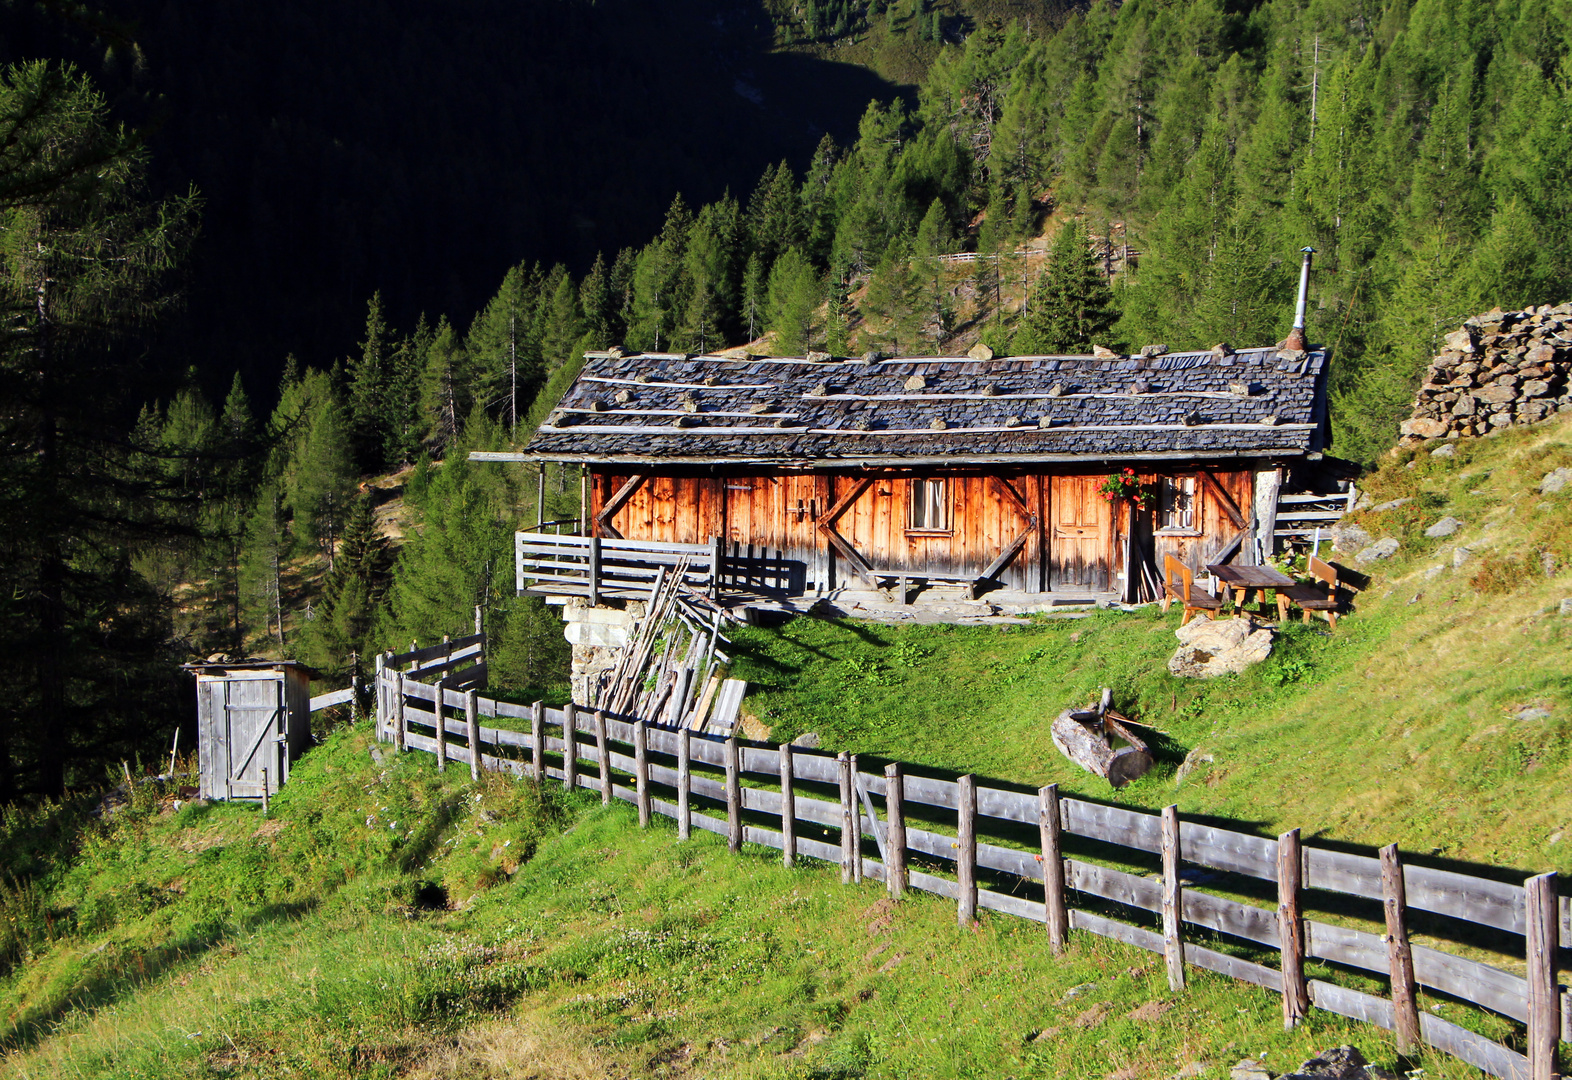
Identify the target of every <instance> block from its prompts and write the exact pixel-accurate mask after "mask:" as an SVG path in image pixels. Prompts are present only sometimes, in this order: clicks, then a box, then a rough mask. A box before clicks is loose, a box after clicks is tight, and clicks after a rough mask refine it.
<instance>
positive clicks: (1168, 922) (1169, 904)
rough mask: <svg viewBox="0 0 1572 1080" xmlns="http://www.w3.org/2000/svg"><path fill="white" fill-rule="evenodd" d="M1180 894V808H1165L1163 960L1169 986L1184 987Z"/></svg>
mask: <svg viewBox="0 0 1572 1080" xmlns="http://www.w3.org/2000/svg"><path fill="white" fill-rule="evenodd" d="M1183 910H1184V908H1183V902H1182V900H1181V897H1180V894H1179V808H1178V807H1177V806H1165V807H1163V959H1164V960H1165V961H1166V962H1167V965H1168V989H1170V990H1174V991H1179V990H1183V989H1184V935H1183V933H1182V931H1181V926H1180V912H1182V911H1183Z"/></svg>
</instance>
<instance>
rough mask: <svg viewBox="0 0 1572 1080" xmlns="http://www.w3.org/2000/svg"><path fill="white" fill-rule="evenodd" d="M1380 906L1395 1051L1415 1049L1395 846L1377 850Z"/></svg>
mask: <svg viewBox="0 0 1572 1080" xmlns="http://www.w3.org/2000/svg"><path fill="white" fill-rule="evenodd" d="M1381 905H1382V907H1383V909H1384V910H1385V913H1386V958H1387V966H1388V968H1389V969H1390V971H1391V976H1392V1019H1393V1021H1394V1025H1395V1029H1394V1033H1395V1034H1396V1035H1397V1052H1398V1053H1400V1054H1412V1053H1414V1052H1415V1051H1417V1050H1418V1049H1419V1006H1418V1005H1417V1004H1416V1003H1415V1001H1414V955H1413V953H1412V951H1410V949H1409V947H1408V916H1407V911H1408V894H1407V890H1406V888H1405V886H1404V885H1403V864H1402V861H1401V860H1400V859H1399V858H1398V854H1397V845H1396V844H1388V845H1387V846H1386V847H1384V848H1382V849H1381Z"/></svg>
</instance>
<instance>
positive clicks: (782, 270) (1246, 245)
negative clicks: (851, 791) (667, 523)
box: [0, 0, 1572, 799]
mask: <svg viewBox="0 0 1572 1080" xmlns="http://www.w3.org/2000/svg"><path fill="white" fill-rule="evenodd" d="M5 11H6V17H7V20H8V22H9V23H10V24H12V25H13V27H14V30H13V32H12V33H9V34H8V35H7V36H6V41H5V52H6V55H7V57H8V58H9V59H10V60H11V61H12V63H11V66H9V67H8V68H7V69H6V70H5V78H4V83H3V84H0V133H3V134H4V135H5V136H6V137H5V139H4V140H0V215H3V219H4V245H5V246H4V249H3V252H0V262H3V271H4V274H3V276H4V280H5V283H6V292H5V303H6V305H7V309H6V314H7V318H8V319H9V320H10V325H11V327H12V329H13V331H14V332H13V333H12V334H11V335H10V336H9V337H8V338H7V340H6V343H5V345H4V347H3V349H4V351H3V353H0V364H3V365H4V368H5V372H6V382H5V384H4V386H5V388H4V390H3V391H0V396H3V399H4V400H3V401H0V425H3V431H0V447H3V451H4V453H5V454H6V455H7V457H6V466H5V472H4V477H3V480H0V511H3V513H4V514H5V520H7V521H8V522H10V523H12V529H11V530H10V532H9V535H8V536H7V537H6V539H5V540H4V541H3V542H4V544H5V550H4V551H3V555H4V559H3V564H0V565H3V569H0V576H3V584H4V586H5V589H4V593H3V595H4V596H5V598H6V600H5V602H4V605H3V606H0V650H3V651H4V653H5V654H6V655H7V656H9V657H12V658H13V660H14V665H13V669H12V670H13V671H14V673H15V678H16V682H15V684H14V685H13V687H12V692H11V693H9V694H7V695H5V697H4V700H3V701H0V723H3V730H4V732H5V733H6V734H5V735H4V739H5V744H4V745H3V746H0V760H3V762H4V765H3V767H0V799H9V798H16V797H18V796H20V795H23V794H27V793H36V792H59V791H61V790H63V789H64V788H65V787H67V786H70V785H73V784H84V783H90V782H92V780H93V779H94V778H95V777H96V776H98V775H99V773H100V771H101V769H102V767H103V764H104V763H105V762H106V761H118V760H120V759H122V758H134V757H135V756H137V755H138V754H142V755H144V756H151V755H152V754H154V753H155V752H156V750H155V748H156V747H157V746H159V745H165V746H167V744H168V739H169V736H170V734H171V732H172V730H173V728H174V726H175V724H176V723H177V722H179V721H180V720H181V719H182V718H184V717H185V715H186V714H187V713H188V712H189V703H188V702H187V700H186V697H187V695H188V692H189V688H188V687H187V686H185V684H183V683H182V681H181V678H180V676H179V673H178V671H177V669H176V667H175V665H176V663H177V662H179V661H183V660H188V659H191V658H195V657H201V656H205V655H207V654H209V653H211V652H215V651H227V652H255V651H262V650H269V651H271V652H273V653H275V654H277V653H284V654H288V655H291V656H296V657H298V658H301V659H305V660H308V661H310V662H312V663H314V664H316V665H318V666H319V667H321V668H322V670H323V671H324V672H325V673H327V674H328V675H329V676H330V677H331V678H332V679H333V680H334V681H335V682H340V681H341V680H342V679H343V678H344V677H345V676H346V675H347V673H348V671H349V670H350V667H351V665H352V664H353V663H354V658H355V657H365V656H367V655H368V654H370V653H371V652H373V651H375V650H377V649H380V648H386V647H388V646H389V645H393V644H399V645H405V644H407V643H408V641H409V640H410V639H411V638H419V639H421V640H429V639H431V638H432V637H435V636H439V635H440V634H442V633H445V632H453V631H457V630H461V629H462V628H463V627H465V626H466V625H468V622H469V620H470V618H471V612H472V610H473V608H474V607H475V606H476V605H477V604H478V605H480V606H482V607H483V608H484V609H485V610H486V614H487V619H488V625H489V627H490V628H491V630H492V633H493V642H492V647H493V651H494V655H493V657H492V666H491V670H492V675H493V679H494V681H496V682H498V683H499V684H501V685H503V686H505V687H507V686H511V687H514V688H517V689H518V690H519V691H520V692H522V691H523V690H524V689H525V688H538V687H541V686H543V685H545V684H549V683H551V682H553V681H554V680H558V679H560V677H561V676H560V671H561V666H562V657H563V650H564V649H565V646H564V644H563V642H562V639H561V636H560V628H559V627H558V625H557V623H556V621H555V619H554V618H553V617H552V616H551V615H549V614H548V613H546V612H544V611H543V610H541V609H540V608H539V607H538V605H534V604H533V603H532V602H526V601H523V600H520V599H518V598H515V597H513V596H512V595H511V591H512V581H511V557H510V552H509V537H510V534H511V532H512V530H513V528H514V527H515V525H516V524H517V523H518V522H519V521H520V520H524V519H531V520H532V519H533V518H534V516H535V513H536V512H537V509H539V511H540V512H542V513H543V514H544V516H546V517H548V518H549V517H554V516H567V515H569V514H571V513H572V512H573V511H574V509H575V504H576V499H577V490H576V489H577V484H576V479H575V478H572V477H570V476H565V475H560V474H554V475H553V476H552V477H551V478H550V483H549V485H548V489H547V498H548V505H547V506H545V507H540V508H537V507H536V506H535V504H534V499H535V495H534V478H533V476H532V475H526V474H524V473H523V472H522V471H521V470H512V471H508V470H503V469H497V468H489V467H484V466H478V467H471V466H470V465H469V464H468V463H467V462H466V461H465V460H464V458H465V452H466V451H467V450H469V449H473V448H501V447H504V446H506V445H508V444H510V443H513V442H517V441H521V440H522V439H524V438H525V437H527V434H528V432H529V431H530V430H531V428H532V426H533V424H534V423H536V422H538V419H539V418H540V417H541V416H542V415H544V412H545V410H547V409H548V408H549V407H550V405H551V404H552V402H553V401H554V400H555V397H556V395H557V394H558V393H559V392H560V390H561V388H562V387H563V386H565V385H566V383H567V381H568V380H570V379H571V378H572V376H573V374H574V372H575V370H576V363H577V357H578V356H579V354H580V353H582V351H584V350H585V349H587V348H598V347H605V346H608V345H611V344H617V343H622V344H626V345H627V346H629V347H630V348H636V349H645V350H688V351H703V350H715V349H718V348H723V347H727V346H733V345H739V344H744V343H755V342H756V343H757V344H756V345H755V346H754V347H755V350H756V351H764V352H768V351H773V352H777V353H796V352H800V351H802V350H804V349H807V348H827V349H828V350H829V351H831V352H834V353H840V354H847V353H857V352H861V351H863V350H866V349H878V350H882V351H884V352H887V353H902V354H908V355H910V354H939V353H952V352H959V351H964V348H966V347H967V346H969V344H971V343H973V342H975V341H978V340H981V341H984V342H986V343H988V344H989V345H990V346H992V347H993V348H994V349H995V350H996V351H999V352H1002V353H1008V352H1011V351H1014V352H1018V353H1026V352H1056V351H1080V350H1085V349H1086V348H1088V347H1089V346H1090V345H1092V344H1103V345H1111V346H1114V347H1121V346H1127V347H1139V346H1140V345H1143V344H1146V343H1151V342H1164V343H1166V344H1168V345H1170V346H1171V347H1182V346H1210V345H1212V344H1214V343H1216V342H1218V341H1229V342H1231V343H1234V344H1239V345H1248V344H1256V343H1261V342H1269V341H1273V340H1277V339H1278V338H1280V337H1282V336H1283V334H1284V332H1285V331H1286V328H1287V325H1288V322H1289V319H1290V317H1291V312H1292V300H1293V289H1292V286H1293V279H1294V276H1295V274H1296V272H1297V269H1298V265H1299V251H1300V249H1301V248H1303V247H1306V246H1309V247H1313V248H1315V249H1316V250H1317V252H1318V254H1317V256H1316V258H1317V263H1316V267H1317V268H1316V273H1315V279H1314V285H1313V293H1312V296H1313V310H1312V313H1311V319H1310V335H1311V337H1312V338H1313V339H1315V340H1316V341H1317V342H1319V343H1323V344H1326V345H1328V346H1330V347H1331V348H1332V349H1333V351H1334V357H1335V360H1334V365H1335V366H1334V371H1335V375H1334V380H1333V401H1334V410H1335V412H1334V427H1335V430H1336V436H1337V444H1336V447H1335V450H1336V452H1337V453H1339V454H1341V455H1343V456H1345V457H1349V458H1352V459H1354V460H1358V461H1366V462H1368V461H1371V460H1373V459H1374V458H1375V457H1376V456H1377V455H1378V454H1380V453H1381V452H1382V451H1384V450H1385V449H1386V448H1387V447H1388V446H1389V445H1390V444H1391V441H1392V438H1393V435H1394V433H1395V424H1396V421H1397V419H1398V417H1399V416H1400V415H1401V414H1402V413H1403V411H1404V410H1405V408H1406V406H1407V403H1408V401H1409V398H1410V395H1411V391H1412V387H1413V386H1414V384H1415V382H1416V380H1417V376H1418V374H1419V372H1420V370H1421V369H1422V367H1423V364H1424V362H1425V361H1426V360H1427V359H1428V357H1429V356H1430V355H1432V353H1433V352H1434V351H1435V346H1436V344H1437V343H1438V342H1439V340H1440V338H1441V336H1443V335H1444V334H1445V333H1447V332H1448V331H1449V330H1451V329H1455V327H1456V326H1457V324H1458V323H1459V322H1460V321H1461V320H1462V318H1464V317H1465V316H1467V315H1468V314H1470V313H1472V312H1474V311H1478V310H1485V309H1488V308H1490V307H1493V306H1497V305H1500V306H1503V307H1508V308H1516V307H1523V306H1526V305H1530V304H1538V303H1544V302H1559V301H1563V300H1565V299H1566V298H1567V297H1566V292H1567V288H1568V278H1569V270H1572V266H1569V262H1572V213H1569V211H1572V178H1569V176H1568V173H1567V170H1566V169H1565V166H1564V162H1565V161H1566V160H1567V158H1568V157H1569V156H1572V122H1569V120H1568V117H1569V116H1572V109H1569V104H1572V103H1569V100H1568V95H1569V92H1572V90H1569V86H1568V81H1567V79H1568V69H1567V66H1566V63H1567V62H1566V52H1567V44H1568V39H1569V31H1572V28H1569V26H1568V24H1567V15H1566V13H1565V11H1564V10H1562V9H1561V8H1560V7H1558V6H1556V5H1554V4H1551V3H1548V2H1539V0H1532V2H1528V3H1512V4H1507V3H1499V4H1489V3H1478V4H1465V5H1462V6H1459V5H1455V4H1443V3H1439V2H1437V0H1419V2H1417V3H1412V4H1410V3H1406V2H1401V0H1387V2H1380V0H1316V2H1309V3H1292V2H1288V0H1269V2H1265V3H1238V4H1226V3H1217V2H1212V0H1188V2H1185V3H1173V4H1157V3H1145V2H1135V3H1126V4H1124V5H1122V6H1114V5H1109V4H1103V3H1098V4H1094V5H1091V6H1090V7H1087V8H1085V9H1079V10H1074V11H1068V10H1060V9H1057V8H1053V7H1048V6H1043V7H1034V6H1032V5H1026V4H1013V5H1012V4H1002V3H999V4H985V3H976V4H963V3H937V4H935V3H932V2H930V0H898V2H894V3H885V2H881V0H867V2H846V0H828V2H826V3H808V4H806V5H786V4H777V3H774V2H771V3H768V4H765V5H762V6H760V5H738V6H731V7H728V6H725V5H722V4H709V3H699V2H693V3H686V4H680V5H659V6H658V7H655V6H651V5H639V4H634V3H631V2H612V3H599V4H591V3H587V2H584V0H558V2H554V3H543V4H531V5H526V6H522V7H520V6H516V5H513V6H509V5H499V4H493V3H486V2H479V0H477V2H475V3H470V4H465V5H460V6H458V7H450V8H444V9H442V10H441V12H440V13H437V12H434V11H433V10H431V9H426V8H417V7H415V6H412V5H399V4H390V5H383V6H377V7H372V8H365V7H361V6H355V7H349V6H337V7H335V6H332V5H328V6H313V7H307V6H302V5H284V6H283V7H275V8H270V9H268V10H266V11H253V10H252V9H250V8H245V7H243V6H240V5H222V4H220V5H208V6H205V7H203V8H201V9H200V10H187V9H185V8H184V7H179V6H174V5H166V6H161V7H156V8H155V7H154V6H153V5H135V4H125V5H103V6H102V7H101V8H95V9H92V10H87V9H80V8H78V7H76V6H75V5H68V4H64V3H56V4H51V5H44V6H43V7H41V8H38V9H36V10H35V9H32V8H25V9H24V8H20V7H8V8H6V9H5ZM955 253H967V254H975V255H976V256H978V257H977V258H975V259H971V260H963V261H945V260H942V259H941V258H940V256H945V255H950V254H955Z"/></svg>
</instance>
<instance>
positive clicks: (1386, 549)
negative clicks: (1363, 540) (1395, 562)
mask: <svg viewBox="0 0 1572 1080" xmlns="http://www.w3.org/2000/svg"><path fill="white" fill-rule="evenodd" d="M1398 546H1399V545H1398V542H1397V540H1396V539H1395V538H1394V537H1390V536H1386V537H1382V538H1381V539H1380V540H1377V541H1376V542H1375V543H1373V544H1371V545H1370V546H1369V547H1367V548H1363V549H1361V550H1360V552H1359V554H1358V555H1355V556H1354V562H1356V563H1358V564H1359V565H1360V566H1369V565H1370V564H1371V563H1375V562H1380V561H1381V560H1383V559H1390V558H1391V557H1392V556H1393V555H1396V554H1397V549H1398Z"/></svg>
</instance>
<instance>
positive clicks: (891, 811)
mask: <svg viewBox="0 0 1572 1080" xmlns="http://www.w3.org/2000/svg"><path fill="white" fill-rule="evenodd" d="M884 885H885V888H886V889H888V890H889V893H890V899H892V900H899V899H900V898H901V897H902V896H904V895H906V780H905V778H904V777H903V776H902V775H901V767H900V764H899V763H891V764H889V765H886V766H885V767H884Z"/></svg>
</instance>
